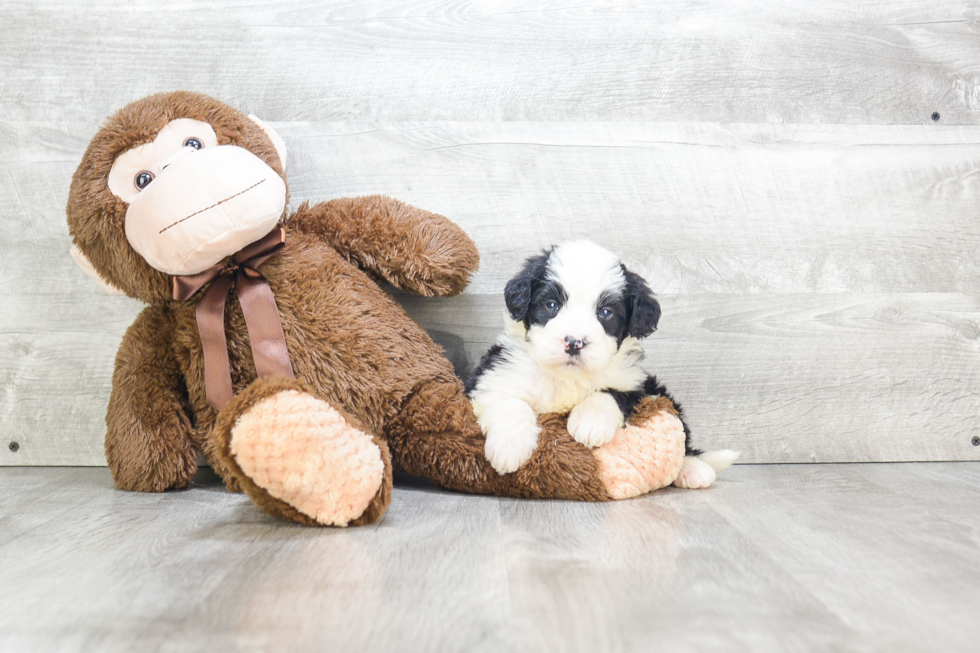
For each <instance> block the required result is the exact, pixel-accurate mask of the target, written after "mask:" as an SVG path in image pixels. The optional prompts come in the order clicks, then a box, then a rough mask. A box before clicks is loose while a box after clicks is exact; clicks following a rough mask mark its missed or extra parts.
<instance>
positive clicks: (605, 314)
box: [598, 308, 612, 320]
mask: <svg viewBox="0 0 980 653" xmlns="http://www.w3.org/2000/svg"><path fill="white" fill-rule="evenodd" d="M598 315H599V319H600V320H608V319H609V318H611V317H612V311H610V310H609V309H608V308H600V309H599V313H598Z"/></svg>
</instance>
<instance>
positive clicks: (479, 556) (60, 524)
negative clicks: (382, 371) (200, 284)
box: [0, 463, 980, 652]
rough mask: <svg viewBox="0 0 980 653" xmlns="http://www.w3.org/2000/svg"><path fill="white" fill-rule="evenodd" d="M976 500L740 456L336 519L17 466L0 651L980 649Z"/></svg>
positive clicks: (867, 475)
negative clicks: (583, 496)
mask: <svg viewBox="0 0 980 653" xmlns="http://www.w3.org/2000/svg"><path fill="white" fill-rule="evenodd" d="M978 506H980V464H976V463H918V464H914V463H912V464H876V465H770V466H756V465H742V466H738V467H736V468H734V469H732V470H729V471H728V472H726V473H725V475H724V476H723V478H722V479H721V480H720V481H719V483H718V484H717V485H716V486H715V487H714V488H712V489H710V490H707V491H681V490H675V489H670V490H667V491H662V492H659V493H656V494H654V495H652V496H648V497H646V498H643V499H639V500H634V501H628V502H622V503H614V504H605V505H592V504H575V503H561V502H529V501H516V500H499V499H493V498H486V497H472V496H464V495H458V494H451V493H448V492H443V491H438V490H435V489H433V488H431V487H428V486H426V485H424V484H422V483H421V482H417V481H415V480H414V479H403V482H402V483H401V485H400V486H399V488H398V489H396V491H395V496H394V500H393V502H392V507H391V510H390V512H389V513H388V515H387V517H386V518H385V519H384V521H382V522H381V523H380V524H379V525H376V526H371V527H366V528H359V529H349V530H326V529H312V528H307V527H301V526H296V525H292V524H287V523H283V522H280V521H276V520H273V519H271V518H269V517H266V516H265V515H264V514H262V513H260V512H259V511H258V510H257V509H256V508H254V507H253V506H252V505H251V504H250V503H249V502H248V501H247V500H246V499H245V498H244V497H243V496H241V495H233V494H229V493H227V492H225V491H224V490H223V488H222V487H221V486H220V485H219V484H217V483H216V481H215V479H214V478H213V477H210V476H208V475H207V473H202V474H201V475H200V476H199V486H198V487H195V488H193V489H190V490H187V491H184V492H175V493H168V494H159V495H139V494H130V493H124V492H119V491H116V490H114V489H113V488H112V484H111V481H110V478H109V474H108V471H107V470H105V469H102V468H89V469H86V468H33V469H30V468H5V469H0V561H2V564H0V650H2V651H52V650H59V651H64V650H93V651H95V650H97V651H177V650H180V651H193V650H215V651H225V650H241V651H252V650H290V651H304V650H317V651H327V650H351V651H353V650H358V651H360V650H379V651H422V650H424V651H481V650H547V651H606V650H611V651H632V650H635V651H652V650H670V651H683V650H698V651H704V650H723V651H753V652H756V651H916V650H921V651H927V650H928V651H939V650H943V651H963V650H976V648H975V646H976V643H977V641H980V510H978ZM341 646H343V648H340V647H341Z"/></svg>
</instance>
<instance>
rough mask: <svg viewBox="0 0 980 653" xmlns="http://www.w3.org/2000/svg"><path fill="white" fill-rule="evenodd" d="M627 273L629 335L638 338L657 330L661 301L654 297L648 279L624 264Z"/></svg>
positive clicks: (624, 270)
mask: <svg viewBox="0 0 980 653" xmlns="http://www.w3.org/2000/svg"><path fill="white" fill-rule="evenodd" d="M622 268H623V274H624V275H626V295H627V296H628V297H629V304H630V306H629V308H630V312H629V335H631V336H633V337H634V338H637V339H642V338H646V337H647V336H648V335H650V334H651V333H653V332H654V331H656V330H657V323H658V322H660V302H658V301H657V300H656V299H654V297H653V292H652V291H651V290H650V286H648V285H647V282H646V280H644V279H643V277H641V276H640V275H638V274H636V273H633V272H630V271H629V270H627V269H626V266H625V265H624V266H622Z"/></svg>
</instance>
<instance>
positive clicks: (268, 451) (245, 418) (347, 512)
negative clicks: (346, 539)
mask: <svg viewBox="0 0 980 653" xmlns="http://www.w3.org/2000/svg"><path fill="white" fill-rule="evenodd" d="M231 454H232V455H233V456H234V457H235V460H236V462H237V463H238V465H239V467H241V468H242V471H243V472H245V473H246V474H247V475H248V476H249V478H251V479H252V480H253V481H254V482H255V483H256V484H257V485H258V486H260V487H261V488H263V489H264V490H265V491H266V492H268V493H269V494H270V495H272V496H273V497H275V498H276V499H279V500H280V501H284V502H285V503H288V504H289V505H291V506H293V507H294V508H296V510H299V511H300V512H302V513H303V514H305V515H308V516H309V517H311V518H313V519H315V520H316V521H317V522H318V523H320V524H324V525H328V526H346V525H347V524H348V523H349V522H350V521H351V520H353V519H356V518H358V517H360V516H361V515H362V514H363V513H364V511H365V510H366V509H367V507H368V505H369V504H370V503H371V500H372V499H373V498H374V496H375V495H376V494H377V492H378V488H380V487H381V482H382V479H383V476H384V463H383V462H382V458H381V450H380V449H379V448H378V446H377V445H376V444H375V443H374V441H373V440H372V438H371V436H370V435H369V434H367V433H365V432H363V431H361V430H359V429H356V428H354V427H353V426H351V425H350V424H349V423H348V422H347V420H346V419H344V416H343V415H342V414H341V413H340V412H338V411H337V410H335V409H334V408H333V407H332V406H331V405H330V404H328V403H327V402H325V401H321V400H319V399H317V398H315V397H313V396H311V395H308V394H306V393H302V392H298V391H296V390H284V391H282V392H279V393H277V394H274V395H271V396H269V397H266V398H265V399H263V400H261V401H260V402H258V403H257V404H255V405H254V406H253V407H252V408H251V409H250V410H249V411H248V412H246V413H244V414H243V415H242V416H241V417H239V418H238V421H237V422H236V423H235V426H234V427H233V428H232V430H231Z"/></svg>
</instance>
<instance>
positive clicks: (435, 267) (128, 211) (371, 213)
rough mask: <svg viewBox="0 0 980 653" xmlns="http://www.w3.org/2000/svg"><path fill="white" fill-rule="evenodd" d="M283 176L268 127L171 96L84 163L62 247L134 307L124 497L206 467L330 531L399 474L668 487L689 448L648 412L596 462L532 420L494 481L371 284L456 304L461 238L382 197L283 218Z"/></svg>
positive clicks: (562, 489) (111, 437) (128, 118)
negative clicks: (531, 447) (513, 464)
mask: <svg viewBox="0 0 980 653" xmlns="http://www.w3.org/2000/svg"><path fill="white" fill-rule="evenodd" d="M284 168H285V148H284V145H283V142H282V140H281V139H280V138H279V137H278V136H277V135H276V134H275V133H274V132H273V131H272V130H271V129H270V128H269V127H267V126H266V125H264V124H263V123H262V122H261V121H259V120H258V119H255V118H254V117H250V116H245V115H244V114H242V113H241V112H239V111H237V110H236V109H234V108H232V107H230V106H228V105H226V104H223V103H221V102H219V101H217V100H214V99H212V98H210V97H207V96H204V95H200V94H196V93H186V92H177V93H165V94H158V95H153V96H150V97H147V98H145V99H143V100H139V101H137V102H134V103H132V104H130V105H128V106H126V107H125V108H123V109H122V110H120V111H119V112H118V113H116V114H115V115H114V116H112V117H111V118H110V119H109V120H108V122H107V123H106V124H105V125H104V126H103V127H102V129H101V130H100V131H99V132H98V133H97V134H96V135H95V137H94V139H93V140H92V142H91V144H90V145H89V147H88V149H87V151H86V152H85V155H84V157H83V159H82V162H81V164H80V165H79V168H78V170H77V171H76V173H75V176H74V178H73V180H72V185H71V192H70V195H69V198H68V207H67V213H68V225H69V228H70V231H71V235H72V238H73V240H74V243H75V250H74V252H73V253H74V255H75V257H76V260H78V261H79V262H80V263H81V264H82V265H83V267H88V268H89V269H90V270H94V272H95V273H97V275H98V277H100V278H101V279H102V280H103V281H104V282H106V283H107V284H108V285H110V286H112V287H114V288H117V289H119V290H121V291H123V292H124V293H125V294H127V295H129V296H131V297H135V298H138V299H140V300H142V301H144V302H146V304H148V306H147V307H146V308H145V309H144V310H143V312H142V313H141V314H140V315H139V317H137V319H136V321H135V322H134V323H133V325H132V326H131V327H130V328H129V330H128V331H127V332H126V335H125V337H124V338H123V342H122V345H121V347H120V349H119V353H118V355H117V357H116V369H115V373H114V375H113V386H112V396H111V398H110V401H109V409H108V413H107V415H106V426H107V433H106V457H107V458H108V462H109V467H110V468H111V470H112V474H113V478H114V479H115V482H116V485H117V486H118V487H119V488H122V489H127V490H140V491H154V492H157V491H163V490H167V489H171V488H181V487H184V486H186V485H187V483H188V481H189V480H190V478H191V476H192V475H193V474H194V472H195V469H196V467H197V452H198V451H201V452H203V453H204V455H205V456H206V457H207V459H208V460H209V462H210V463H211V465H212V466H213V467H214V469H215V470H216V471H217V472H218V473H219V474H220V475H221V477H222V478H223V479H224V481H225V483H226V485H227V486H228V487H229V488H230V489H232V490H239V489H241V490H244V491H245V492H246V493H247V494H248V495H249V496H250V497H251V498H252V500H253V501H254V502H255V503H256V504H257V505H258V506H259V507H261V508H262V509H264V510H265V511H267V512H269V513H270V514H273V515H278V516H280V517H283V518H286V519H291V520H295V521H299V522H303V523H306V524H324V525H340V526H343V525H347V524H364V523H368V522H371V521H374V520H377V519H378V518H379V517H380V516H381V515H382V514H383V513H384V511H385V509H386V507H387V505H388V502H389V500H390V497H391V474H392V467H393V465H394V466H397V467H399V468H401V469H404V470H405V471H407V472H409V473H411V474H418V475H422V476H425V477H427V478H429V479H431V480H432V481H434V482H435V483H437V484H438V485H440V486H443V487H446V488H450V489H454V490H460V491H464V492H475V493H487V494H499V495H509V496H518V497H537V498H564V499H579V500H592V501H599V500H608V499H619V498H626V497H630V496H636V495H638V494H642V493H644V492H647V491H649V490H651V489H655V488H657V487H662V486H664V485H667V484H669V483H670V482H671V481H672V480H673V479H674V477H675V476H676V474H677V471H678V469H679V468H680V464H681V460H682V458H683V454H684V435H683V432H682V430H681V426H680V422H679V421H678V420H677V418H676V414H675V412H674V410H673V406H672V405H671V404H670V402H669V401H667V400H666V399H664V398H659V399H648V400H645V401H644V402H643V403H642V404H641V405H640V406H639V407H638V408H637V411H636V412H635V413H634V415H633V417H632V419H631V425H628V426H627V427H625V428H624V429H623V430H622V431H621V432H620V433H619V434H618V435H617V437H616V439H615V440H613V442H611V443H609V444H607V445H605V446H603V447H601V448H598V449H594V450H592V451H590V450H588V449H586V448H585V447H583V446H582V445H580V444H578V443H576V442H575V441H574V440H572V439H571V438H570V437H569V436H568V434H567V432H566V431H565V428H564V425H565V422H564V418H563V417H561V416H555V415H545V416H543V417H542V422H543V425H544V429H543V431H542V434H541V438H542V439H541V442H542V446H540V447H539V448H538V451H537V452H536V453H535V455H534V457H533V458H531V460H530V461H529V462H528V464H526V465H525V466H524V467H522V468H521V469H520V470H519V471H517V472H515V473H513V474H507V475H504V476H500V475H498V474H497V473H496V472H495V471H494V470H493V469H492V468H491V467H490V465H489V463H488V462H487V461H486V460H485V459H484V457H483V444H484V443H483V435H482V434H481V432H480V428H479V426H478V425H477V423H476V421H475V419H474V417H473V414H472V411H471V409H470V404H469V401H468V400H467V399H466V397H465V396H464V394H463V387H462V384H461V383H460V381H459V380H458V379H457V378H456V376H455V375H454V373H453V369H452V367H451V365H450V364H449V362H448V361H447V360H446V358H445V357H444V356H443V354H442V352H441V350H440V349H439V348H438V347H437V346H436V345H435V344H433V342H432V341H431V340H430V339H429V337H428V336H427V335H426V333H425V332H424V331H423V330H422V329H421V328H420V327H419V326H418V325H417V324H416V323H415V322H413V321H412V320H411V319H410V318H409V317H408V316H407V315H406V314H405V313H404V311H403V310H402V309H401V307H400V306H399V305H398V304H397V303H395V302H394V301H393V300H392V299H391V298H390V297H389V296H388V295H387V294H386V293H385V292H384V291H383V290H382V289H381V288H380V287H379V286H378V285H377V284H376V283H375V281H374V280H373V278H372V276H369V274H370V275H373V277H380V278H382V279H384V280H386V281H388V282H390V283H391V284H393V285H394V286H396V287H398V288H402V289H405V290H409V291H412V292H416V293H420V294H422V295H428V296H437V295H442V296H450V295H456V294H458V293H460V292H461V291H462V290H463V288H464V287H465V286H466V284H467V282H468V280H469V278H470V276H471V275H472V273H473V272H474V271H475V270H476V268H477V265H478V262H479V257H478V254H477V251H476V248H475V246H474V244H473V242H472V241H471V240H470V239H469V237H467V236H466V234H465V233H464V232H463V231H462V230H461V229H460V228H459V227H457V226H456V225H455V224H453V223H452V222H450V221H449V220H447V219H446V218H443V217H441V216H438V215H435V214H432V213H428V212H426V211H422V210H419V209H416V208H413V207H410V206H407V205H405V204H402V203H400V202H398V201H396V200H393V199H390V198H387V197H382V196H373V197H363V198H356V199H337V200H331V201H329V202H321V203H318V204H313V205H311V204H304V205H302V206H300V207H299V208H298V209H297V210H296V211H295V212H293V213H289V212H288V211H287V208H286V205H287V202H288V190H287V186H286V179H285V174H284ZM283 240H284V242H283ZM365 271H366V272H367V273H366V272H365Z"/></svg>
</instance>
